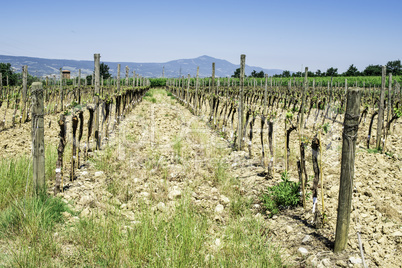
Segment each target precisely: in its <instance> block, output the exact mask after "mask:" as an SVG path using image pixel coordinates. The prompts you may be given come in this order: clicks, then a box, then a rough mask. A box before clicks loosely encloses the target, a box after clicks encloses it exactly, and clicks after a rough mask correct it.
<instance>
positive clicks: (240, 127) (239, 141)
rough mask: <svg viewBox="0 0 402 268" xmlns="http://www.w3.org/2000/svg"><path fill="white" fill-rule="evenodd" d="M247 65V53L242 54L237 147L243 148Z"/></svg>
mask: <svg viewBox="0 0 402 268" xmlns="http://www.w3.org/2000/svg"><path fill="white" fill-rule="evenodd" d="M245 67H246V55H244V54H241V56H240V90H239V108H238V121H239V122H238V126H237V146H238V147H237V148H238V149H239V150H242V149H243V92H244V69H245Z"/></svg>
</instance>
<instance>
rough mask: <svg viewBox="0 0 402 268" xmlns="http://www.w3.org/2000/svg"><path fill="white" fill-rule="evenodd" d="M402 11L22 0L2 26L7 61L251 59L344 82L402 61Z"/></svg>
mask: <svg viewBox="0 0 402 268" xmlns="http://www.w3.org/2000/svg"><path fill="white" fill-rule="evenodd" d="M362 3H363V4H362ZM21 7H23V8H22V9H21ZM401 7H402V3H401V2H400V1H381V2H378V1H364V2H361V1H353V2H347V1H337V2H335V3H327V2H321V1H308V2H307V4H305V3H304V2H303V3H299V2H298V1H287V2H273V1H269V2H268V1H253V2H251V3H247V4H244V3H243V2H240V1H230V2H229V1H219V2H213V1H203V4H202V5H200V4H197V3H193V2H186V1H174V2H164V1H150V2H131V1H120V2H119V5H111V4H110V3H109V2H106V1H103V0H101V1H86V2H79V1H75V0H72V1H70V2H68V3H67V4H66V3H62V2H60V3H59V2H53V1H52V2H50V1H43V2H41V3H37V2H31V1H27V0H22V1H20V2H18V4H17V3H16V2H7V3H4V4H3V5H2V11H3V12H2V13H3V20H4V21H8V22H9V23H8V24H7V27H5V28H4V29H3V30H2V39H1V40H0V54H3V55H7V56H24V57H35V58H46V59H65V60H81V61H84V60H93V54H94V53H100V54H101V57H102V58H101V60H102V61H104V62H116V63H118V62H138V63H163V62H169V61H172V60H177V59H192V58H197V57H199V56H200V55H208V56H210V57H214V58H217V59H224V60H227V61H229V62H231V63H233V64H239V63H240V55H241V54H245V55H246V64H247V65H249V66H255V67H261V68H264V69H281V70H289V71H292V72H298V71H304V67H309V70H310V71H312V72H315V71H317V70H321V71H325V70H327V69H328V68H330V67H334V68H338V72H339V73H342V72H345V71H346V70H347V69H348V68H349V66H350V65H352V64H353V65H354V66H356V67H357V68H358V70H359V71H363V69H364V68H365V67H367V66H368V65H372V64H373V65H375V64H379V65H385V64H386V63H387V62H388V61H394V60H398V59H401V58H402V57H401V51H400V49H399V46H398V44H399V43H400V42H401V41H402V37H401V36H400V35H395V34H394V33H397V32H399V27H398V26H399V25H400V21H399V14H398V10H400V8H401ZM211 8H213V9H211ZM15 14H18V18H24V19H23V20H21V19H18V18H17V17H16V16H15ZM72 17H74V19H71V18H72ZM27 21H29V26H27V23H26V22H27ZM55 22H56V23H55ZM57 22H63V23H61V24H60V23H57ZM388 40H390V41H388ZM391 41H392V42H391Z"/></svg>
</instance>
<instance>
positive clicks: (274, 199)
mask: <svg viewBox="0 0 402 268" xmlns="http://www.w3.org/2000/svg"><path fill="white" fill-rule="evenodd" d="M281 179H282V181H281V182H280V183H278V184H277V185H274V186H272V187H268V191H267V192H266V193H265V194H263V196H262V202H263V205H264V207H265V208H266V209H267V210H269V212H270V215H269V216H270V217H272V216H273V215H275V214H278V213H279V210H280V209H283V208H286V207H295V206H297V205H298V204H299V202H300V194H299V186H300V185H299V183H296V182H293V181H290V180H289V176H288V174H287V173H286V172H284V173H282V176H281Z"/></svg>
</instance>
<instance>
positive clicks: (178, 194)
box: [168, 189, 181, 200]
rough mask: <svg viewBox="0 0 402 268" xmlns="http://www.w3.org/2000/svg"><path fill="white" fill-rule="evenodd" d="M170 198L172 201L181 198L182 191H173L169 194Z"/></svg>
mask: <svg viewBox="0 0 402 268" xmlns="http://www.w3.org/2000/svg"><path fill="white" fill-rule="evenodd" d="M168 197H169V199H170V200H174V199H178V198H180V197H181V191H180V190H177V189H175V190H172V191H171V192H170V193H169V194H168Z"/></svg>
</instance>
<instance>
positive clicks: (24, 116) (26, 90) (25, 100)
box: [20, 65, 28, 123]
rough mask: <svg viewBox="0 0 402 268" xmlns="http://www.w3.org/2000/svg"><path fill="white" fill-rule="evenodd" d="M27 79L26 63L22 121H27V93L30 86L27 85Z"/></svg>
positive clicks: (23, 75) (25, 67)
mask: <svg viewBox="0 0 402 268" xmlns="http://www.w3.org/2000/svg"><path fill="white" fill-rule="evenodd" d="M27 79H28V66H27V65H24V66H22V98H21V99H22V115H21V116H22V118H21V121H20V122H21V123H25V121H26V119H27V110H26V109H27V104H26V102H27V99H28V97H27V95H28V94H27V93H28V87H27Z"/></svg>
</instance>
